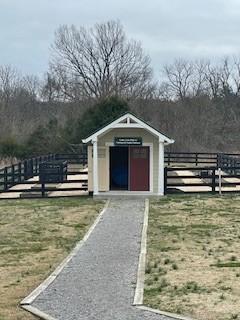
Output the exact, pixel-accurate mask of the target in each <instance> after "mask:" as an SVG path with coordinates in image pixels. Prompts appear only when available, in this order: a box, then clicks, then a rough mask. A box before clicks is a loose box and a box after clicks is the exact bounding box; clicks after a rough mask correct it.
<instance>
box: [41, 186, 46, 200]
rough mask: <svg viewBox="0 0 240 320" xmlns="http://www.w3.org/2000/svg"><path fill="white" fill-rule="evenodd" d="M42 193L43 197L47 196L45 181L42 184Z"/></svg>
mask: <svg viewBox="0 0 240 320" xmlns="http://www.w3.org/2000/svg"><path fill="white" fill-rule="evenodd" d="M41 193H42V198H44V197H45V183H42V184H41Z"/></svg>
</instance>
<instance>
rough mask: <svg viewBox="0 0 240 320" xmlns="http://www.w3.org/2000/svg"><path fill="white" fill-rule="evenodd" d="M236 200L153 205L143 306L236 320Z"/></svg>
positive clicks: (180, 199) (173, 199)
mask: <svg viewBox="0 0 240 320" xmlns="http://www.w3.org/2000/svg"><path fill="white" fill-rule="evenodd" d="M239 283H240V197H239V196H231V195H226V196H223V197H221V198H220V197H217V196H216V197H211V196H206V195H201V196H196V195H194V196H181V195H179V196H178V195H176V196H168V197H165V198H163V199H160V200H152V201H151V204H150V214H149V228H148V253H147V266H146V280H145V292H144V303H145V304H146V305H149V306H151V307H153V308H158V309H161V310H164V311H170V312H174V313H179V314H182V315H185V316H190V317H193V318H196V319H200V320H231V319H240V316H239V315H240V286H239Z"/></svg>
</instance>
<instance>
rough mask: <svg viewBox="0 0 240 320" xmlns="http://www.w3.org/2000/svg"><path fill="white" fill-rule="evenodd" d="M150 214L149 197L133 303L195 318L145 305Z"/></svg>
mask: <svg viewBox="0 0 240 320" xmlns="http://www.w3.org/2000/svg"><path fill="white" fill-rule="evenodd" d="M148 215H149V199H145V211H144V220H143V228H142V239H141V249H140V255H139V264H138V272H137V283H136V289H135V295H134V301H133V305H134V306H135V307H137V308H138V309H141V310H144V311H149V312H152V313H155V314H159V315H163V316H168V317H171V318H173V319H177V320H195V319H193V318H189V317H186V316H181V315H179V314H175V313H171V312H166V311H162V310H159V309H153V308H150V307H147V306H144V305H143V294H144V281H145V266H146V254H147V229H148Z"/></svg>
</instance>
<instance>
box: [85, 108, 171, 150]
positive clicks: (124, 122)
mask: <svg viewBox="0 0 240 320" xmlns="http://www.w3.org/2000/svg"><path fill="white" fill-rule="evenodd" d="M117 128H122V129H131V128H132V129H134V128H135V129H136V128H138V129H144V130H146V131H148V132H150V133H151V134H152V135H154V136H156V137H157V138H158V139H159V142H163V143H164V144H165V145H169V144H172V143H174V140H173V139H170V138H169V137H167V136H166V135H164V134H162V133H161V132H159V131H158V130H156V129H155V128H153V127H152V126H150V125H149V124H147V123H146V122H144V121H142V120H140V119H139V118H137V117H136V116H134V115H133V114H131V113H126V114H125V115H123V116H121V117H119V118H118V119H116V120H114V121H113V122H111V123H109V124H108V125H106V126H105V127H103V128H101V129H99V130H98V131H96V132H95V133H93V134H92V135H90V136H89V137H87V138H86V139H83V140H82V142H83V143H92V142H93V141H97V140H98V138H99V137H101V136H103V135H104V134H106V133H107V132H109V131H111V130H113V129H117Z"/></svg>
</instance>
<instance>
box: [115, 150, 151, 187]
mask: <svg viewBox="0 0 240 320" xmlns="http://www.w3.org/2000/svg"><path fill="white" fill-rule="evenodd" d="M110 190H129V191H149V147H145V146H126V147H125V146H124V147H110Z"/></svg>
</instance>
